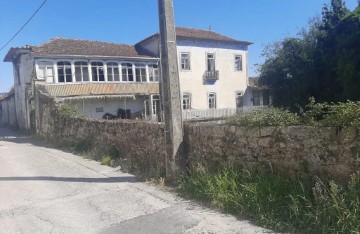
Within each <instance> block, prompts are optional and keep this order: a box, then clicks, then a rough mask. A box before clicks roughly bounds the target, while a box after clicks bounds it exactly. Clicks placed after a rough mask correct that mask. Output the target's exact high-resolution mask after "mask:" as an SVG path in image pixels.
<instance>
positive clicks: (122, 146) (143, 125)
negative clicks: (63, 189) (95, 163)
mask: <svg viewBox="0 0 360 234" xmlns="http://www.w3.org/2000/svg"><path fill="white" fill-rule="evenodd" d="M36 103H37V105H36V128H37V134H39V135H41V136H43V137H46V138H47V139H49V140H51V141H53V142H57V143H65V144H68V145H76V144H84V145H89V146H91V147H92V148H94V149H95V150H96V151H97V152H98V153H99V155H98V156H99V157H100V158H101V156H102V155H100V154H106V150H108V149H110V148H116V149H117V150H118V151H119V152H120V156H121V160H122V161H123V162H124V163H125V162H126V164H127V167H128V169H130V171H132V172H135V173H138V174H143V175H145V176H163V175H164V173H165V146H164V142H165V141H164V125H163V124H161V123H147V122H141V121H136V120H97V119H85V118H69V117H61V116H60V115H59V113H58V109H57V104H56V103H55V101H54V100H53V99H51V98H49V97H47V96H46V95H43V94H41V92H37V94H36Z"/></svg>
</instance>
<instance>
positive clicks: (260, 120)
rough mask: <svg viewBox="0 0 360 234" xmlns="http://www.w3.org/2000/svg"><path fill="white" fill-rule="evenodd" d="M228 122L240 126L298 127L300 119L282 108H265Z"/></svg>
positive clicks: (231, 118)
mask: <svg viewBox="0 0 360 234" xmlns="http://www.w3.org/2000/svg"><path fill="white" fill-rule="evenodd" d="M228 122H229V123H231V124H235V125H239V126H250V127H260V126H286V125H298V124H300V119H299V117H298V116H297V115H296V114H293V113H290V112H289V111H287V110H284V109H280V108H272V107H271V108H265V109H261V110H255V111H252V112H249V113H245V114H242V115H237V116H233V117H230V118H228Z"/></svg>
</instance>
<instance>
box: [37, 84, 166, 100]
mask: <svg viewBox="0 0 360 234" xmlns="http://www.w3.org/2000/svg"><path fill="white" fill-rule="evenodd" d="M43 89H45V91H46V92H47V93H48V94H49V95H50V96H53V97H76V96H84V97H88V96H97V95H119V94H121V95H128V94H131V95H133V94H134V95H136V94H137V95H144V94H155V93H159V84H158V83H129V84H120V83H86V84H81V83H80V84H66V85H64V84H55V85H45V86H43Z"/></svg>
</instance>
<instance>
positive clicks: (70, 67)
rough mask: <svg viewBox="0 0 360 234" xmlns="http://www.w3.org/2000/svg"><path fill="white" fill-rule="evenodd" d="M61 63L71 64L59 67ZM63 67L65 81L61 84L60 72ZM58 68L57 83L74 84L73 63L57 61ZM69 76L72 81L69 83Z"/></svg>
mask: <svg viewBox="0 0 360 234" xmlns="http://www.w3.org/2000/svg"><path fill="white" fill-rule="evenodd" d="M59 63H69V64H67V65H64V64H63V65H59ZM61 66H62V71H63V76H64V81H63V82H60V79H59V78H60V75H59V71H61ZM56 67H57V82H58V83H64V84H65V83H73V69H72V61H69V60H58V61H56ZM67 69H70V74H67V73H66V70H67ZM67 76H70V78H71V81H67V78H68V77H67Z"/></svg>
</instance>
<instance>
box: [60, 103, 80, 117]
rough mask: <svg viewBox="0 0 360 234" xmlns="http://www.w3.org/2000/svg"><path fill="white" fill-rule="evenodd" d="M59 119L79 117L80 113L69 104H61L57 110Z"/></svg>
mask: <svg viewBox="0 0 360 234" xmlns="http://www.w3.org/2000/svg"><path fill="white" fill-rule="evenodd" d="M59 115H60V117H80V116H81V113H80V112H79V110H78V109H77V108H76V107H75V105H73V104H70V103H63V104H62V105H61V106H60V108H59Z"/></svg>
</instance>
